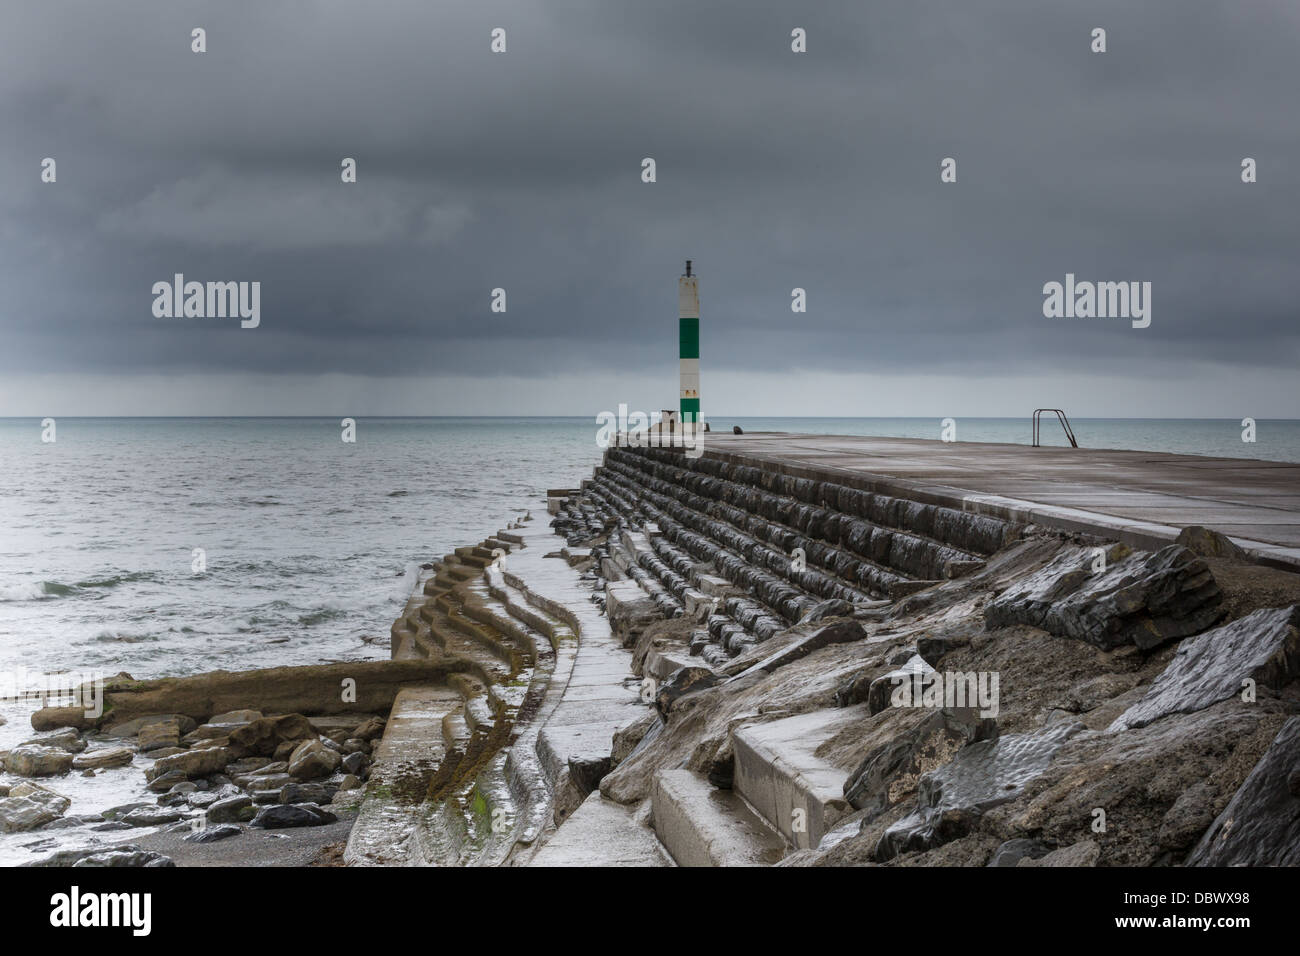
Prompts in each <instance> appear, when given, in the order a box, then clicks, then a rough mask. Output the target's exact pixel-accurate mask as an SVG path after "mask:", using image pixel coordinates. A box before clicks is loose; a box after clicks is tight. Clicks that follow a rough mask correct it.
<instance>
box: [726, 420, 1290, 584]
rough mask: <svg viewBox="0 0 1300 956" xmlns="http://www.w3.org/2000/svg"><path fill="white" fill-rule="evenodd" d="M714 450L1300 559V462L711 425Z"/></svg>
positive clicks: (1144, 539)
mask: <svg viewBox="0 0 1300 956" xmlns="http://www.w3.org/2000/svg"><path fill="white" fill-rule="evenodd" d="M704 447H705V454H707V455H717V456H720V457H722V458H725V459H728V460H732V461H740V462H743V463H744V464H749V465H754V466H757V467H761V468H763V469H764V470H767V471H773V470H774V471H779V472H781V473H783V474H789V475H794V476H796V477H802V478H813V479H833V480H835V481H837V482H841V483H844V484H851V485H856V486H858V487H862V488H866V489H868V490H871V491H878V492H885V493H892V494H897V495H900V496H903V497H909V498H912V499H915V500H919V501H926V502H929V503H932V504H942V505H946V506H948V507H952V508H959V509H961V510H963V511H973V512H976V513H980V514H988V515H992V516H995V517H999V518H1007V519H1012V520H1016V521H1032V522H1035V523H1038V524H1042V525H1045V526H1048V527H1053V528H1061V529H1065V530H1073V531H1085V532H1091V533H1096V534H1100V535H1105V536H1107V537H1112V538H1115V539H1117V540H1120V541H1123V542H1125V543H1126V544H1129V545H1131V546H1133V547H1140V548H1158V547H1160V546H1163V545H1165V544H1168V543H1169V542H1170V541H1172V540H1174V538H1176V537H1177V535H1178V532H1179V531H1180V530H1181V529H1182V528H1184V527H1187V526H1188V525H1203V526H1205V527H1207V528H1211V529H1213V530H1215V531H1219V532H1221V533H1223V534H1226V535H1228V536H1229V537H1230V538H1232V539H1233V540H1234V541H1235V542H1236V543H1237V544H1238V545H1240V546H1241V547H1243V548H1245V549H1246V550H1247V551H1248V552H1249V553H1250V554H1251V555H1252V556H1253V557H1254V558H1255V559H1256V560H1257V561H1259V562H1260V563H1262V564H1268V565H1271V566H1274V567H1280V568H1284V569H1287V570H1297V569H1300V464H1293V463H1287V462H1274V461H1257V460H1252V459H1238V458H1206V457H1201V456H1196V455H1171V454H1165V453H1161V452H1142V451H1107V450H1098V449H1088V448H1054V447H1053V448H1032V447H1029V446H1027V445H1009V444H1007V445H1004V444H992V443H982V442H942V441H926V440H922V439H915V438H869V437H860V436H844V435H801V434H793V433H777V432H759V433H751V434H745V435H729V434H721V433H714V432H710V433H709V435H708V437H707V438H706V439H705V446H704Z"/></svg>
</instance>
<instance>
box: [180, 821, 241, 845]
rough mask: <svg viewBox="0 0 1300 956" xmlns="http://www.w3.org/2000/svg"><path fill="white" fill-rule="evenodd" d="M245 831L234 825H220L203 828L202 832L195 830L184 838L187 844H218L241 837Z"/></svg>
mask: <svg viewBox="0 0 1300 956" xmlns="http://www.w3.org/2000/svg"><path fill="white" fill-rule="evenodd" d="M243 832H244V831H243V830H242V829H241V828H239V827H237V826H235V825H234V824H233V823H220V824H217V825H216V826H207V827H203V828H202V829H201V830H195V831H194V832H193V833H191V834H190V835H189V836H186V837H182V838H181V839H183V840H184V841H185V842H186V843H216V842H217V841H218V840H225V839H228V838H229V837H233V836H239V834H241V833H243Z"/></svg>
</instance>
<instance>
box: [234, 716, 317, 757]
mask: <svg viewBox="0 0 1300 956" xmlns="http://www.w3.org/2000/svg"><path fill="white" fill-rule="evenodd" d="M318 737H319V735H318V734H317V733H316V730H315V728H313V727H312V725H311V721H309V720H308V719H307V718H306V717H304V716H303V715H302V714H285V715H283V716H281V717H262V718H259V719H257V720H254V721H252V722H250V723H248V724H245V725H244V726H243V727H238V728H236V729H235V730H232V731H231V732H230V743H231V745H232V746H234V747H237V748H239V749H240V751H241V752H242V753H244V754H247V755H250V756H259V757H272V756H274V755H275V753H276V750H277V748H279V747H280V745H281V744H284V743H288V742H291V741H302V740H316V739H318Z"/></svg>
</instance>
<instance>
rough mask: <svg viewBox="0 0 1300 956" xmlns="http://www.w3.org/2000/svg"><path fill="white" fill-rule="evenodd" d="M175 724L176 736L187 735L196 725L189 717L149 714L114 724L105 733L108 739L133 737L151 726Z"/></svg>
mask: <svg viewBox="0 0 1300 956" xmlns="http://www.w3.org/2000/svg"><path fill="white" fill-rule="evenodd" d="M166 723H175V724H176V726H177V736H180V735H181V734H188V733H189V732H190V731H192V730H193V729H194V728H195V726H197V725H196V723H195V721H194V719H193V718H191V717H186V716H185V715H184V714H149V715H147V716H144V717H134V718H132V719H131V720H127V721H123V722H122V723H119V724H114V725H113V726H112V727H110V728H108V730H106V731H105V733H106V734H107V735H108V736H110V737H135V736H137V735H139V733H140V731H141V730H142V729H143V728H145V727H148V726H150V725H152V724H166Z"/></svg>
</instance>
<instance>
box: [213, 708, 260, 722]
mask: <svg viewBox="0 0 1300 956" xmlns="http://www.w3.org/2000/svg"><path fill="white" fill-rule="evenodd" d="M261 719H262V712H261V711H260V710H228V711H226V712H225V713H224V714H214V715H213V716H211V717H209V718H208V723H209V724H213V725H217V726H221V725H223V724H240V725H243V724H251V723H252V722H253V721H255V720H261Z"/></svg>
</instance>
